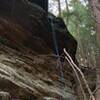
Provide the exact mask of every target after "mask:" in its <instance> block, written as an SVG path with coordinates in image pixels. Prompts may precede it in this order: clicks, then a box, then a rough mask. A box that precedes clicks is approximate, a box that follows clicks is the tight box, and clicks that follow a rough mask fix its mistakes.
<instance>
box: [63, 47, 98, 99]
mask: <svg viewBox="0 0 100 100" xmlns="http://www.w3.org/2000/svg"><path fill="white" fill-rule="evenodd" d="M64 53H65V54H66V55H65V59H66V60H67V61H68V62H69V64H70V65H71V67H72V68H74V69H73V70H74V72H75V74H76V72H77V71H78V72H79V73H80V75H81V77H82V80H83V81H84V84H85V86H86V88H87V90H88V93H89V95H90V98H91V100H96V99H95V97H94V95H93V93H92V91H91V89H90V88H89V85H88V83H87V81H86V79H85V76H84V74H83V72H82V71H81V70H80V69H79V68H78V66H77V65H76V64H75V63H74V61H73V60H72V58H71V56H70V55H69V54H68V52H67V51H66V49H65V48H64ZM77 77H79V75H78V76H77ZM78 81H79V80H78ZM80 84H81V83H80ZM80 86H82V84H81V85H80ZM81 89H82V87H81ZM82 91H83V90H82ZM84 96H85V95H84ZM84 98H85V97H84Z"/></svg>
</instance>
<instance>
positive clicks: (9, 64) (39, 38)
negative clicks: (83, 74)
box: [0, 0, 78, 100]
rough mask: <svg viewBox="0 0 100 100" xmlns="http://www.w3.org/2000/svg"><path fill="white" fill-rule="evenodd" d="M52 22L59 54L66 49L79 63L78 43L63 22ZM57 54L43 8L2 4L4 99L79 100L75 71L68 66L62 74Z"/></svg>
mask: <svg viewBox="0 0 100 100" xmlns="http://www.w3.org/2000/svg"><path fill="white" fill-rule="evenodd" d="M52 21H53V24H54V26H55V33H56V36H57V37H56V38H57V42H58V45H59V52H60V53H62V49H63V48H66V49H67V51H68V52H69V53H70V55H71V56H72V58H73V59H75V53H76V48H77V42H76V41H75V39H74V38H73V37H72V36H71V35H70V33H69V32H68V30H67V29H66V26H64V23H63V22H62V21H61V20H60V19H59V18H56V17H54V19H53V20H52ZM60 21H61V22H60ZM65 34H66V35H65ZM63 43H64V44H63ZM53 52H55V48H54V43H53V38H52V29H51V25H50V22H49V19H48V16H47V14H46V13H45V11H44V10H43V9H42V8H41V7H39V6H38V5H35V4H31V3H30V2H28V0H0V99H1V98H2V99H3V98H4V100H5V99H6V100H9V99H10V98H11V100H78V99H77V93H75V89H74V88H75V86H76V83H75V79H74V77H73V73H72V69H71V68H70V66H69V64H68V63H67V62H66V63H64V66H63V68H62V70H61V67H60V66H58V63H59V61H58V57H57V56H55V55H54V54H53ZM59 64H60V63H59Z"/></svg>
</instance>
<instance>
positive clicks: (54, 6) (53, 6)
mask: <svg viewBox="0 0 100 100" xmlns="http://www.w3.org/2000/svg"><path fill="white" fill-rule="evenodd" d="M53 1H54V0H49V11H50V12H52V13H53V14H54V15H57V14H58V7H57V6H58V4H57V2H55V3H54V2H53ZM67 1H68V3H69V2H70V0H67ZM80 1H81V3H82V4H84V5H86V3H85V2H84V0H80ZM60 3H61V9H62V10H63V9H65V7H66V6H65V0H60Z"/></svg>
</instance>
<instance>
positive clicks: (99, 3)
mask: <svg viewBox="0 0 100 100" xmlns="http://www.w3.org/2000/svg"><path fill="white" fill-rule="evenodd" d="M88 1H89V4H90V7H91V11H92V14H93V17H94V20H95V29H96V40H97V47H98V50H97V52H96V67H97V68H96V69H97V71H96V73H97V75H96V76H97V81H96V83H97V84H96V85H97V87H100V62H99V58H100V0H88ZM96 100H100V89H98V91H97V92H96Z"/></svg>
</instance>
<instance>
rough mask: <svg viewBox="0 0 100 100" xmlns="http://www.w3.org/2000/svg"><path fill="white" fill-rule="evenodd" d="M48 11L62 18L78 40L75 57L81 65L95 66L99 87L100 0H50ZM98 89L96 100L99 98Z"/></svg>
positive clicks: (99, 85) (99, 92) (93, 67)
mask: <svg viewBox="0 0 100 100" xmlns="http://www.w3.org/2000/svg"><path fill="white" fill-rule="evenodd" d="M49 12H52V13H54V14H55V15H56V16H60V17H62V18H63V19H64V21H65V23H66V25H67V27H68V29H69V31H70V33H71V34H72V35H73V36H74V37H75V38H76V40H77V41H78V49H77V59H78V62H79V64H80V65H81V66H85V67H87V68H92V69H95V68H96V76H97V81H96V83H97V88H99V87H100V0H50V2H49ZM99 94H100V90H99V89H98V90H97V92H96V100H100V95H99Z"/></svg>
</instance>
